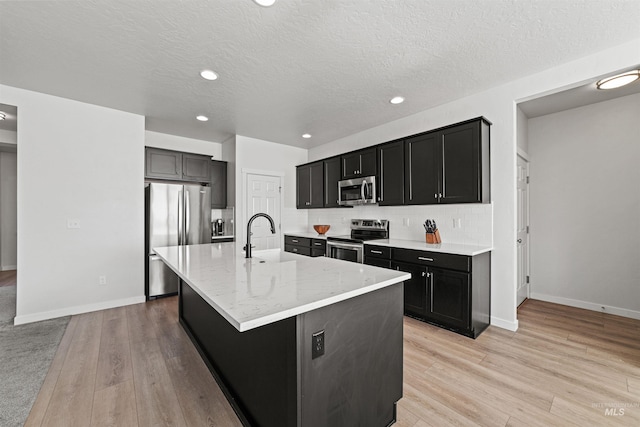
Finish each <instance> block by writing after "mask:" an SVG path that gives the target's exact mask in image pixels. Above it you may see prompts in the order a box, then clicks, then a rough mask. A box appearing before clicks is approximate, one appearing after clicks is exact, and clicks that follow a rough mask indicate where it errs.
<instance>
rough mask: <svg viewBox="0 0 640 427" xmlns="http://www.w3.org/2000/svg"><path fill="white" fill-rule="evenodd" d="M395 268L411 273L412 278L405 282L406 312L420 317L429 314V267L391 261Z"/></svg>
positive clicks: (423, 317) (422, 317)
mask: <svg viewBox="0 0 640 427" xmlns="http://www.w3.org/2000/svg"><path fill="white" fill-rule="evenodd" d="M391 268H392V269H393V270H398V271H404V272H405V273H411V279H409V280H405V282H404V313H405V314H406V315H408V316H411V317H417V318H418V319H425V318H426V315H427V300H428V298H429V295H428V289H429V288H428V286H427V267H424V266H422V265H418V264H409V263H405V262H396V261H391Z"/></svg>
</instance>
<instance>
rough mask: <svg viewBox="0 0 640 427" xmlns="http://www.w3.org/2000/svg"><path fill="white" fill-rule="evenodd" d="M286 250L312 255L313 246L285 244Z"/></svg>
mask: <svg viewBox="0 0 640 427" xmlns="http://www.w3.org/2000/svg"><path fill="white" fill-rule="evenodd" d="M284 251H285V252H291V253H294V254H298V255H305V256H311V248H308V247H303V246H295V245H284Z"/></svg>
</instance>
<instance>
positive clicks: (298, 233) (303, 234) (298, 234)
mask: <svg viewBox="0 0 640 427" xmlns="http://www.w3.org/2000/svg"><path fill="white" fill-rule="evenodd" d="M282 234H284V235H285V236H294V237H306V238H308V239H322V240H327V236H328V237H333V236H339V235H340V234H336V233H331V231H328V232H327V233H326V234H318V233H316V232H315V231H291V232H289V231H287V232H285V233H282ZM347 234H348V233H347Z"/></svg>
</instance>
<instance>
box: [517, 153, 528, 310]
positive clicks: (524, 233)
mask: <svg viewBox="0 0 640 427" xmlns="http://www.w3.org/2000/svg"><path fill="white" fill-rule="evenodd" d="M516 177H517V191H518V199H517V200H518V221H517V230H516V232H517V235H516V239H517V248H518V255H517V256H518V289H517V291H516V298H517V301H516V306H519V305H520V304H522V303H523V302H524V301H525V300H526V299H527V298H529V295H530V289H529V285H530V284H529V162H528V161H527V160H526V159H525V158H524V157H522V156H520V155H518V162H517V173H516Z"/></svg>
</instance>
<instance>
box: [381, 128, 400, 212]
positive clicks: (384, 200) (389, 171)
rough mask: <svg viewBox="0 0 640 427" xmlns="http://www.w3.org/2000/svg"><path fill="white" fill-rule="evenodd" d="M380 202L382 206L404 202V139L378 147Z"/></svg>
mask: <svg viewBox="0 0 640 427" xmlns="http://www.w3.org/2000/svg"><path fill="white" fill-rule="evenodd" d="M378 170H379V171H380V174H379V175H380V179H379V181H378V189H379V190H378V204H379V205H380V206H391V205H403V204H404V172H403V171H404V141H395V142H391V143H389V144H383V145H380V146H379V147H378Z"/></svg>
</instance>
